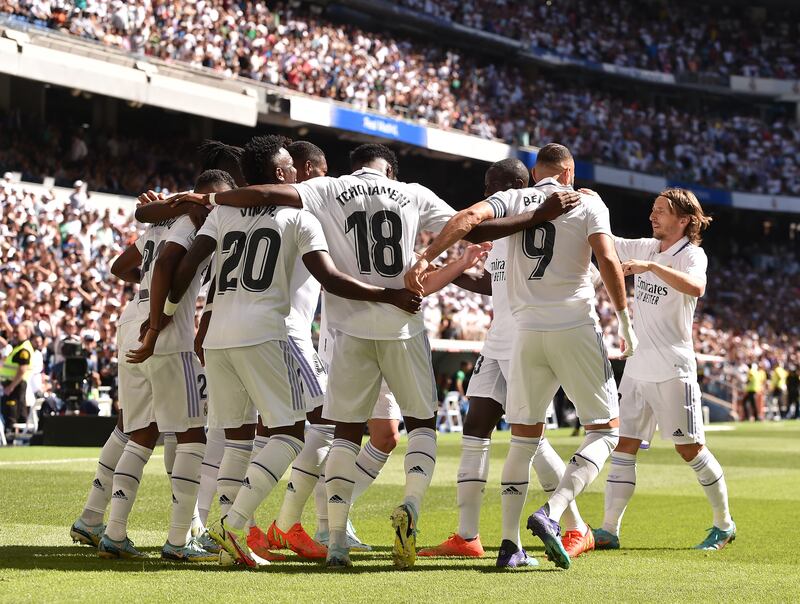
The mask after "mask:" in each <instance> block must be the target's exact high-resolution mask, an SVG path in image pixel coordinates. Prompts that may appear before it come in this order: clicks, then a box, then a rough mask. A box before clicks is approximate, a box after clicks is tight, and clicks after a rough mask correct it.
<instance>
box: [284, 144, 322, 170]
mask: <svg viewBox="0 0 800 604" xmlns="http://www.w3.org/2000/svg"><path fill="white" fill-rule="evenodd" d="M286 150H287V151H288V152H289V155H291V156H292V159H293V160H294V163H295V165H300V164H304V163H306V162H307V161H310V162H311V163H312V164H317V163H319V162H322V161H324V160H325V152H324V151H323V150H322V149H320V148H319V147H317V146H316V145H315V144H314V143H311V142H309V141H294V142H293V143H291V144H289V145H286Z"/></svg>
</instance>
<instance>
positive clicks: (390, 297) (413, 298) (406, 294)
mask: <svg viewBox="0 0 800 604" xmlns="http://www.w3.org/2000/svg"><path fill="white" fill-rule="evenodd" d="M384 292H385V296H386V300H384V301H385V302H387V303H388V304H392V305H394V306H396V307H397V308H399V309H400V310H404V311H406V312H407V313H411V314H414V313H416V312H419V308H420V306H421V305H422V296H420V295H419V294H418V293H416V292H413V291H410V290H408V289H389V288H387V289H385V290H384Z"/></svg>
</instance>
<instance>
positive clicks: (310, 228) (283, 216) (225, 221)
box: [197, 206, 328, 350]
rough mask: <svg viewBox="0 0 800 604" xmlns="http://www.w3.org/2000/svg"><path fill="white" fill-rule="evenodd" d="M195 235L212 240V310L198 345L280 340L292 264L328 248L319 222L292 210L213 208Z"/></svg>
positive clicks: (230, 345) (288, 302) (234, 345)
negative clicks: (206, 328) (214, 248)
mask: <svg viewBox="0 0 800 604" xmlns="http://www.w3.org/2000/svg"><path fill="white" fill-rule="evenodd" d="M197 236H198V237H200V236H206V237H210V238H212V239H214V240H215V241H216V242H217V248H216V252H215V256H214V258H215V259H214V268H215V278H214V280H213V281H212V283H213V284H214V285H215V286H216V289H215V291H214V295H213V299H214V313H213V314H212V316H211V323H210V325H209V327H208V333H207V334H206V338H205V341H204V343H203V347H204V348H206V349H212V350H213V349H226V348H237V347H243V346H254V345H256V344H260V343H262V342H266V341H269V340H283V341H286V339H287V332H286V317H287V316H288V314H289V312H290V310H291V293H292V292H291V288H290V284H291V280H292V273H293V271H294V268H295V263H296V261H297V259H298V258H300V257H302V256H303V255H305V254H307V253H309V252H315V251H327V249H328V245H327V243H326V241H325V236H324V235H323V233H322V227H321V226H320V224H319V221H318V220H317V219H316V218H314V216H312V215H311V214H309V213H308V212H304V211H302V210H297V209H293V208H286V207H275V206H269V207H258V208H242V209H239V208H232V207H228V206H217V207H215V208H214V209H213V210H212V211H211V213H210V214H209V215H208V218H206V221H205V224H204V225H203V227H202V228H201V229H200V231H199V232H198V233H197Z"/></svg>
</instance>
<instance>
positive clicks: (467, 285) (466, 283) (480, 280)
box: [453, 270, 492, 296]
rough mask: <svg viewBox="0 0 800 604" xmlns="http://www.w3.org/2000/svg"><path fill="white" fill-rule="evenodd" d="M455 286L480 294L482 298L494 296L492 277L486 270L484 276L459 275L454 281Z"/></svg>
mask: <svg viewBox="0 0 800 604" xmlns="http://www.w3.org/2000/svg"><path fill="white" fill-rule="evenodd" d="M453 285H455V286H457V287H460V288H461V289H465V290H467V291H468V292H472V293H474V294H480V295H482V296H491V295H492V275H491V273H490V272H489V271H487V270H484V271H483V274H482V275H480V276H478V275H469V274H467V273H464V274H463V275H459V276H458V277H456V278H455V279H453Z"/></svg>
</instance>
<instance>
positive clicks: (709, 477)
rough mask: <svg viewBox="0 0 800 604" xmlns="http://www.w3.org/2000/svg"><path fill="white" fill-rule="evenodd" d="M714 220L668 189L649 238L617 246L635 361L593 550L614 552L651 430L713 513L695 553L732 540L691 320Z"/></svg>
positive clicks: (687, 196) (626, 378) (656, 207)
mask: <svg viewBox="0 0 800 604" xmlns="http://www.w3.org/2000/svg"><path fill="white" fill-rule="evenodd" d="M710 222H711V218H709V217H708V216H706V215H705V213H704V212H703V208H702V207H701V206H700V203H699V202H698V201H697V197H695V195H694V194H693V193H692V192H691V191H688V190H686V189H667V190H665V191H662V192H661V193H660V194H659V195H658V197H656V200H655V202H654V203H653V210H652V212H651V213H650V223H651V224H652V227H653V237H652V238H645V239H620V238H617V239H616V240H615V245H616V248H617V253H618V254H619V257H620V260H622V269H623V271H624V272H625V274H626V275H634V301H633V305H634V314H633V317H634V325H635V327H636V333H637V334H638V335H639V338H640V345H639V348H638V349H637V351H636V356H634V357H633V358H631V359H629V360H628V361H627V363H626V364H625V372H624V374H623V376H622V382H621V383H620V386H619V392H620V395H621V397H620V429H619V431H620V439H619V444H618V445H617V447H616V449H615V450H614V452H613V453H612V454H611V471H610V472H609V474H608V480H607V482H606V501H605V516H604V518H603V527H602V528H600V529H597V530H595V531H594V535H595V547H596V549H618V548H619V546H620V543H619V529H620V524H621V522H622V515H623V514H624V513H625V508H626V507H627V506H628V502H629V501H630V499H631V497H632V496H633V491H634V489H635V487H636V454H637V453H638V452H639V445H641V443H642V441H648V442H649V441H651V440H652V438H653V434H654V433H655V430H656V425H658V427H659V428H660V430H661V436H662V438H663V439H665V440H672V442H673V443H674V444H675V450H676V451H677V452H678V455H680V456H681V457H682V458H683V460H684V461H685V462H686V463H688V464H689V466H690V467H691V468H692V469H693V470H694V471H695V474H696V475H697V480H698V482H699V483H700V485H701V486H702V487H703V490H704V491H705V494H706V497H708V501H709V502H710V503H711V508H712V510H713V513H714V525H713V528H712V529H711V530H710V532H709V533H708V536H707V537H706V538H705V540H704V541H703V542H702V543H700V544H699V545H698V546H697V547H696V549H704V550H719V549H722V548H723V547H725V545H726V544H728V543H730V542H731V541H733V540H734V539H735V538H736V525H735V524H734V522H733V520H732V519H731V515H730V510H729V508H728V490H727V487H726V486H725V476H724V475H723V473H722V467H721V466H720V464H719V462H718V461H717V459H716V458H715V457H714V455H713V454H712V453H711V451H709V450H708V448H707V447H706V446H705V444H704V443H705V435H704V432H703V413H702V407H701V395H700V387H699V386H698V384H697V361H696V360H695V355H694V346H693V342H692V319H693V315H694V311H695V307H696V306H697V299H698V298H699V297H700V296H702V295H703V293H704V292H705V289H706V268H707V266H708V260H707V258H706V254H705V252H704V251H703V249H702V248H701V247H700V243H701V239H700V234H701V232H702V231H703V230H705V228H706V227H707V226H708V225H709V223H710Z"/></svg>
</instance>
